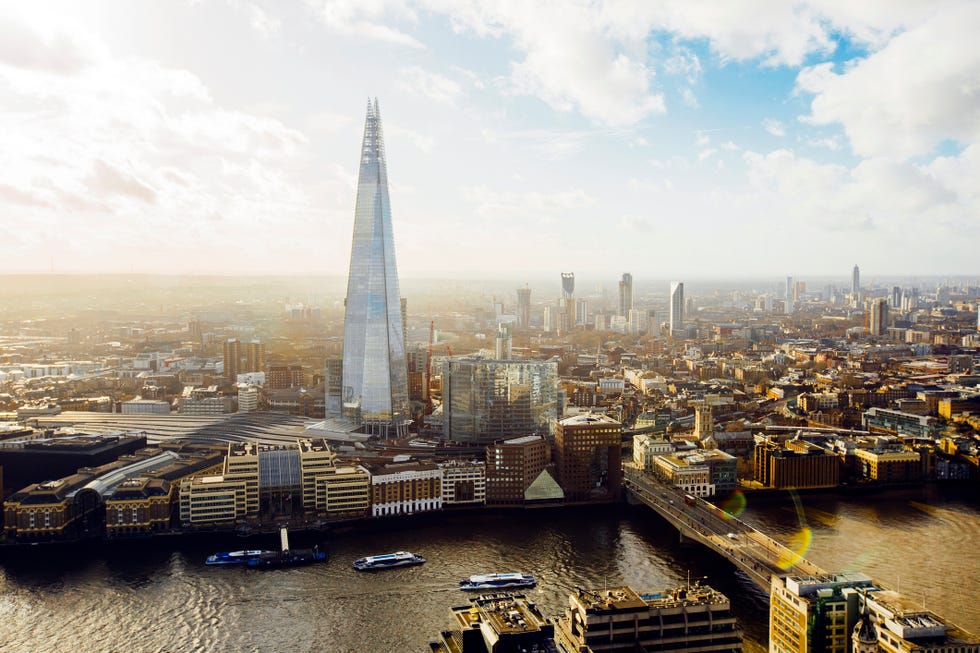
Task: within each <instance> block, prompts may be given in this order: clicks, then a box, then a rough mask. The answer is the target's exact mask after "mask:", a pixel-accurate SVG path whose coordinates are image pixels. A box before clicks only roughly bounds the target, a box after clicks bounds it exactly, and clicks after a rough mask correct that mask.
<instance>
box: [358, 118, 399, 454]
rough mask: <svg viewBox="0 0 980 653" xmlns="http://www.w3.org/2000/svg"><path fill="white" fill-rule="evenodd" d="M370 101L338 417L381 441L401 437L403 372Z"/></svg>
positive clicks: (383, 181)
mask: <svg viewBox="0 0 980 653" xmlns="http://www.w3.org/2000/svg"><path fill="white" fill-rule="evenodd" d="M403 325H404V322H403V316H402V303H401V295H400V293H399V290H398V268H397V266H396V263H395V242H394V235H393V233H392V228H391V204H390V202H389V200H388V166H387V162H386V159H385V149H384V137H383V135H382V131H381V115H380V112H379V109H378V101H377V100H375V101H374V103H373V104H372V103H371V102H370V101H368V108H367V118H366V120H365V124H364V141H363V144H362V146H361V169H360V173H359V175H358V179H357V204H356V207H355V210H354V238H353V243H352V245H351V255H350V272H349V274H348V276H347V299H346V302H345V312H344V357H343V361H344V362H343V381H342V386H343V387H342V407H341V411H342V413H343V414H344V415H345V416H346V417H349V418H351V419H352V420H354V421H356V422H358V423H359V424H362V425H364V426H365V427H367V429H368V430H369V431H371V432H372V433H374V434H377V435H381V436H383V437H389V436H396V435H402V434H405V433H406V432H407V425H408V421H409V418H410V413H409V405H408V370H407V366H406V363H405V336H404V330H403V329H404V326H403Z"/></svg>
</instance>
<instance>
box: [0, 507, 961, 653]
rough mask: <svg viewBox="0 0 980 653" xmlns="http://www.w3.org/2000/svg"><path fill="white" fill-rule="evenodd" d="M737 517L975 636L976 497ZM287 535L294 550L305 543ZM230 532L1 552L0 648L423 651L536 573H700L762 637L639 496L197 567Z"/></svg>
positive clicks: (708, 567) (605, 577)
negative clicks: (461, 608) (417, 558)
mask: <svg viewBox="0 0 980 653" xmlns="http://www.w3.org/2000/svg"><path fill="white" fill-rule="evenodd" d="M800 506H802V509H801V508H800ZM741 518H742V519H743V520H744V521H746V522H748V523H750V524H752V525H754V526H756V527H758V528H760V529H762V530H763V531H765V532H767V533H769V534H770V535H772V536H774V537H776V538H777V539H780V540H782V541H785V540H786V539H787V538H789V537H790V536H792V535H793V534H794V533H795V532H797V531H798V530H799V529H800V528H803V527H809V528H810V529H811V530H812V532H813V543H812V545H811V547H810V550H809V551H808V552H807V553H806V557H807V558H808V559H810V560H812V561H813V562H815V563H817V564H818V565H821V566H822V567H824V568H826V569H829V570H837V571H861V572H864V573H867V574H869V575H870V576H872V577H873V578H875V580H877V581H879V582H881V583H884V584H886V585H888V586H889V587H891V588H893V589H899V590H900V591H902V592H903V593H905V594H907V595H909V596H910V597H913V598H915V599H916V600H921V601H922V602H924V604H925V605H926V607H928V608H929V609H931V610H933V611H935V612H937V613H939V614H940V615H943V616H944V617H945V618H947V619H948V620H950V621H952V622H954V623H956V624H958V625H959V626H961V627H963V628H966V629H967V630H970V631H971V632H973V633H974V634H977V633H978V631H980V602H978V601H976V593H977V588H978V587H980V547H977V545H976V543H977V541H978V540H980V503H978V501H977V499H974V498H963V496H962V495H961V496H953V495H947V493H940V492H937V491H936V490H935V489H925V490H922V491H915V492H908V493H903V494H901V495H891V496H889V497H888V498H885V497H884V496H873V497H855V498H848V497H831V496H827V495H821V496H808V497H805V498H804V499H803V500H802V502H801V504H799V505H797V504H796V503H794V502H793V501H791V500H789V498H787V497H786V496H785V495H784V496H783V498H782V499H781V500H772V499H767V500H766V501H764V502H763V501H761V500H759V501H755V500H753V499H750V500H749V501H748V505H747V506H746V510H745V512H744V514H742V516H741ZM291 539H292V541H293V544H294V546H301V545H312V544H313V543H315V542H316V541H317V540H314V539H310V538H309V537H302V536H300V535H294V536H293V537H292V538H291ZM277 541H278V538H274V537H270V538H269V539H268V540H264V541H263V540H256V539H254V538H253V539H250V540H248V541H247V544H248V545H249V546H253V545H261V546H263V547H266V548H273V547H275V546H277ZM245 544H246V541H243V540H240V539H238V538H235V537H230V538H228V539H222V538H209V539H207V540H206V541H205V540H200V539H194V540H183V541H173V542H169V543H164V542H154V543H146V542H141V543H129V544H121V543H114V544H113V545H112V546H110V547H102V548H96V549H94V550H93V549H92V548H91V547H89V548H86V549H83V550H81V551H78V552H72V550H71V549H67V548H57V549H50V550H43V551H38V550H35V551H33V552H31V555H23V554H18V555H13V556H12V555H10V554H9V552H8V553H5V554H4V555H5V559H4V560H2V561H0V650H2V651H13V652H25V653H26V652H30V653H39V652H61V651H71V652H73V653H88V652H93V653H94V652H99V653H102V652H104V651H137V652H142V651H148V652H149V651H173V652H177V651H284V652H285V651H296V652H321V651H325V652H347V651H371V652H384V651H399V652H401V651H416V652H421V651H424V650H427V642H429V641H430V640H431V639H433V638H435V637H436V636H437V635H438V633H439V631H440V630H442V629H444V628H447V627H449V625H450V621H449V608H450V607H452V606H454V605H461V604H464V603H465V602H466V595H465V594H464V593H463V592H461V591H459V590H458V589H457V583H458V581H459V580H460V579H461V578H464V577H466V576H469V575H471V574H476V573H486V572H494V571H496V572H503V571H524V572H529V573H532V574H534V575H535V576H536V577H537V578H538V586H537V588H535V589H533V590H531V591H530V592H528V594H529V595H530V596H532V597H533V598H534V600H535V601H536V602H537V603H538V604H539V605H540V606H541V608H542V611H543V612H544V613H545V615H547V616H553V617H554V616H558V615H559V614H560V613H561V612H562V611H563V610H564V608H565V606H566V604H567V601H568V594H569V592H571V591H572V590H573V589H574V588H575V587H588V588H597V587H599V588H601V587H603V586H612V585H617V584H623V583H625V584H629V585H631V586H633V587H634V588H636V589H638V590H640V591H644V592H646V591H649V592H656V591H660V590H662V589H665V588H669V587H674V586H677V585H681V584H684V583H686V582H687V579H688V577H690V578H691V579H692V580H694V579H697V578H703V577H706V581H707V582H708V583H709V584H710V585H712V586H713V587H715V588H716V589H718V590H720V591H721V592H723V593H724V594H726V595H727V596H728V597H729V598H730V599H731V600H732V603H733V608H734V611H735V613H736V616H737V617H738V619H739V621H740V622H741V624H742V626H743V628H744V629H745V635H746V650H747V651H759V650H765V649H766V647H767V640H766V631H767V619H768V603H767V600H766V595H765V594H764V593H763V592H762V591H761V590H759V589H758V588H756V586H755V585H753V584H752V583H751V582H750V581H749V580H748V578H747V577H745V576H743V575H742V574H740V573H737V572H735V570H734V568H733V567H732V565H730V564H729V563H728V562H726V561H725V560H724V559H722V558H720V557H718V556H717V555H715V554H713V553H710V552H708V551H707V550H705V549H703V548H701V547H699V546H697V545H680V544H679V543H678V537H677V532H676V531H674V530H673V529H672V528H671V527H670V526H669V525H668V524H667V523H666V522H664V521H663V520H662V519H661V518H660V517H658V516H657V515H655V514H654V513H653V512H652V511H650V510H649V509H647V508H644V507H642V506H640V507H625V506H624V507H621V508H618V509H617V508H605V509H596V508H583V509H564V510H562V509H552V510H538V511H520V512H515V513H513V514H506V513H505V514H501V513H493V514H478V513H476V514H474V513H470V514H466V515H464V514H455V515H438V516H427V517H425V518H424V519H422V520H420V521H417V522H413V521H410V520H408V519H402V520H400V521H398V522H395V523H394V524H389V525H387V526H381V525H375V526H372V527H371V528H369V529H362V528H359V529H352V530H348V531H346V532H335V533H332V534H329V535H328V536H327V537H326V544H327V545H328V548H329V551H330V554H331V559H330V561H329V562H328V563H326V564H322V565H316V566H311V567H303V568H295V569H280V570H271V571H256V570H249V569H237V568H213V567H206V566H205V565H204V558H205V557H206V556H207V555H208V554H209V553H212V552H213V551H214V550H216V549H235V548H242V547H243V545H245ZM395 550H408V551H415V552H417V553H421V554H422V555H424V556H425V557H426V558H427V559H428V562H427V563H426V564H425V565H422V566H419V567H407V568H400V569H394V570H389V571H386V572H382V573H358V572H356V571H354V570H353V568H352V567H351V563H352V562H353V561H354V560H355V559H356V558H359V557H362V556H365V555H371V554H378V553H385V552H390V551H395Z"/></svg>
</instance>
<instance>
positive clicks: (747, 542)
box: [623, 463, 827, 594]
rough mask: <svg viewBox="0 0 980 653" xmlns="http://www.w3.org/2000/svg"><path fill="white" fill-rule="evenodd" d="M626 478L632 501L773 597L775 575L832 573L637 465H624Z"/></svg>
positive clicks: (625, 481)
mask: <svg viewBox="0 0 980 653" xmlns="http://www.w3.org/2000/svg"><path fill="white" fill-rule="evenodd" d="M623 472H624V483H625V486H626V490H627V492H628V493H629V497H630V499H631V500H632V501H634V502H638V503H643V504H644V505H647V506H649V507H650V508H652V509H653V510H655V511H656V512H657V514H659V515H660V516H661V517H663V518H664V519H666V520H667V521H669V522H670V523H671V524H672V525H673V526H674V528H676V529H677V530H678V531H679V532H680V535H681V537H682V538H683V539H685V540H690V541H694V542H697V543H699V544H702V545H704V546H706V547H708V548H709V549H711V550H713V551H715V552H717V553H718V554H720V555H722V556H724V557H725V558H727V559H728V560H730V561H731V562H732V564H734V565H735V566H736V567H738V568H739V569H741V570H742V571H743V572H745V573H746V574H747V575H748V577H749V578H751V579H752V580H753V581H754V582H755V583H756V584H757V585H758V586H759V587H761V588H762V589H763V591H765V593H766V594H769V590H770V583H771V577H772V576H773V575H774V574H775V575H786V574H790V573H792V574H800V575H806V576H817V575H824V574H826V573H827V572H826V571H825V570H823V569H821V568H820V567H818V566H817V565H815V564H813V563H812V562H810V561H809V560H806V559H805V558H803V557H802V556H801V555H800V554H799V553H797V552H795V551H793V550H792V549H790V548H788V547H787V546H785V545H783V544H782V543H780V542H777V541H776V540H774V539H772V538H771V537H769V536H768V535H766V534H765V533H763V532H761V531H758V530H756V529H754V528H752V527H751V526H749V525H748V524H746V523H745V522H743V521H740V520H739V519H738V518H736V517H735V516H733V515H730V514H729V513H727V512H725V511H724V510H722V509H721V508H718V507H717V506H715V505H713V504H711V503H708V502H707V501H704V500H703V499H698V498H695V497H692V496H690V495H688V494H686V493H685V492H684V491H683V490H679V489H678V488H676V487H673V486H671V485H666V484H664V483H661V482H660V481H659V480H658V479H656V478H655V477H654V476H652V475H650V474H647V473H646V472H644V471H643V470H642V469H639V468H638V467H635V466H634V465H633V464H631V463H627V464H624V465H623Z"/></svg>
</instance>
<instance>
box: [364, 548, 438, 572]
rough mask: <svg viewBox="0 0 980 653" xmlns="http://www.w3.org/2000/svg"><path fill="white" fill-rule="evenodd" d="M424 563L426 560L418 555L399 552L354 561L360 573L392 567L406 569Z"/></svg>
mask: <svg viewBox="0 0 980 653" xmlns="http://www.w3.org/2000/svg"><path fill="white" fill-rule="evenodd" d="M424 562H425V558H423V557H422V556H420V555H419V554H417V553H410V552H409V551H397V552H395V553H385V554H384V555H377V556H367V557H366V558H359V559H357V560H355V561H354V569H356V570H358V571H373V570H377V569H391V568H392V567H405V566H407V565H420V564H422V563H424Z"/></svg>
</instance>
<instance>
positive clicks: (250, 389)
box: [238, 383, 259, 413]
mask: <svg viewBox="0 0 980 653" xmlns="http://www.w3.org/2000/svg"><path fill="white" fill-rule="evenodd" d="M258 408H259V389H258V388H257V387H255V386H254V385H248V384H245V383H241V384H239V385H238V412H239V413H250V412H252V411H253V410H258Z"/></svg>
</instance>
